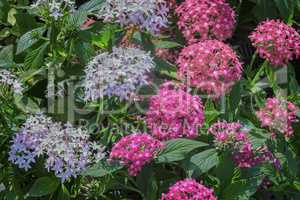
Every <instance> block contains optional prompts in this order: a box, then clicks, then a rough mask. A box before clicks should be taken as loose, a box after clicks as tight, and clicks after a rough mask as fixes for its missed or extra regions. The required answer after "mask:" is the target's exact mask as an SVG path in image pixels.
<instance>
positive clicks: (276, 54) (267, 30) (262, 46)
mask: <svg viewBox="0 0 300 200" xmlns="http://www.w3.org/2000/svg"><path fill="white" fill-rule="evenodd" d="M249 38H250V40H251V42H252V44H253V46H254V47H256V49H257V52H258V54H259V55H260V57H262V58H264V59H266V60H268V61H269V62H270V63H271V64H272V65H275V66H279V65H286V64H288V62H289V61H291V60H293V59H294V58H295V57H296V58H298V57H299V56H300V35H299V33H298V32H297V31H296V30H295V29H294V28H293V27H291V26H289V25H287V24H284V23H283V22H281V21H280V20H267V21H264V22H262V23H260V24H259V25H258V27H257V28H256V29H255V31H254V32H253V33H252V34H251V35H250V36H249Z"/></svg>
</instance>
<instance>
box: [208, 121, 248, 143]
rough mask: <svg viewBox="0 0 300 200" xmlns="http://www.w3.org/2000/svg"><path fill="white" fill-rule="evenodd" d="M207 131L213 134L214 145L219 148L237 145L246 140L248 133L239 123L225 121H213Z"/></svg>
mask: <svg viewBox="0 0 300 200" xmlns="http://www.w3.org/2000/svg"><path fill="white" fill-rule="evenodd" d="M208 132H209V133H211V134H213V135H214V138H215V143H216V146H218V147H220V148H226V147H233V148H236V147H239V146H240V145H241V144H244V143H245V142H246V141H247V134H248V133H247V130H244V129H243V126H242V125H241V124H240V123H238V122H233V123H227V122H226V121H219V122H216V123H214V124H213V125H212V126H211V127H210V128H209V129H208Z"/></svg>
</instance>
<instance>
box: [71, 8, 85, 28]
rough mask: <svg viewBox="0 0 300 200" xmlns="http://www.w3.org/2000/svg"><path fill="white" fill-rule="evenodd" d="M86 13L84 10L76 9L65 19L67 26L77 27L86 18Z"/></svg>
mask: <svg viewBox="0 0 300 200" xmlns="http://www.w3.org/2000/svg"><path fill="white" fill-rule="evenodd" d="M87 16H88V13H87V11H84V10H77V11H76V12H75V13H73V14H72V15H70V16H69V17H68V19H67V26H69V27H70V28H72V29H73V28H74V29H75V28H79V27H80V26H81V25H82V24H83V23H84V22H85V21H86V19H87Z"/></svg>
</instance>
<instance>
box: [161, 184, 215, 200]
mask: <svg viewBox="0 0 300 200" xmlns="http://www.w3.org/2000/svg"><path fill="white" fill-rule="evenodd" d="M161 200H217V197H215V196H214V191H213V189H209V188H207V187H205V186H204V185H202V184H200V183H197V182H196V181H195V180H194V179H185V180H182V181H178V182H177V183H175V184H174V185H173V186H171V187H170V188H169V191H168V193H166V194H162V197H161Z"/></svg>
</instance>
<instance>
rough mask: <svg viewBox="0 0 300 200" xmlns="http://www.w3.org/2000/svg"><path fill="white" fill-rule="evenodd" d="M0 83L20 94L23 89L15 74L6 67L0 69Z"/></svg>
mask: <svg viewBox="0 0 300 200" xmlns="http://www.w3.org/2000/svg"><path fill="white" fill-rule="evenodd" d="M1 84H2V85H6V86H8V87H10V88H11V89H12V90H13V92H14V93H16V94H20V93H22V91H23V87H22V84H21V83H20V81H19V80H18V78H17V76H16V75H14V74H12V73H11V72H10V71H8V70H6V69H2V70H0V85H1Z"/></svg>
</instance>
